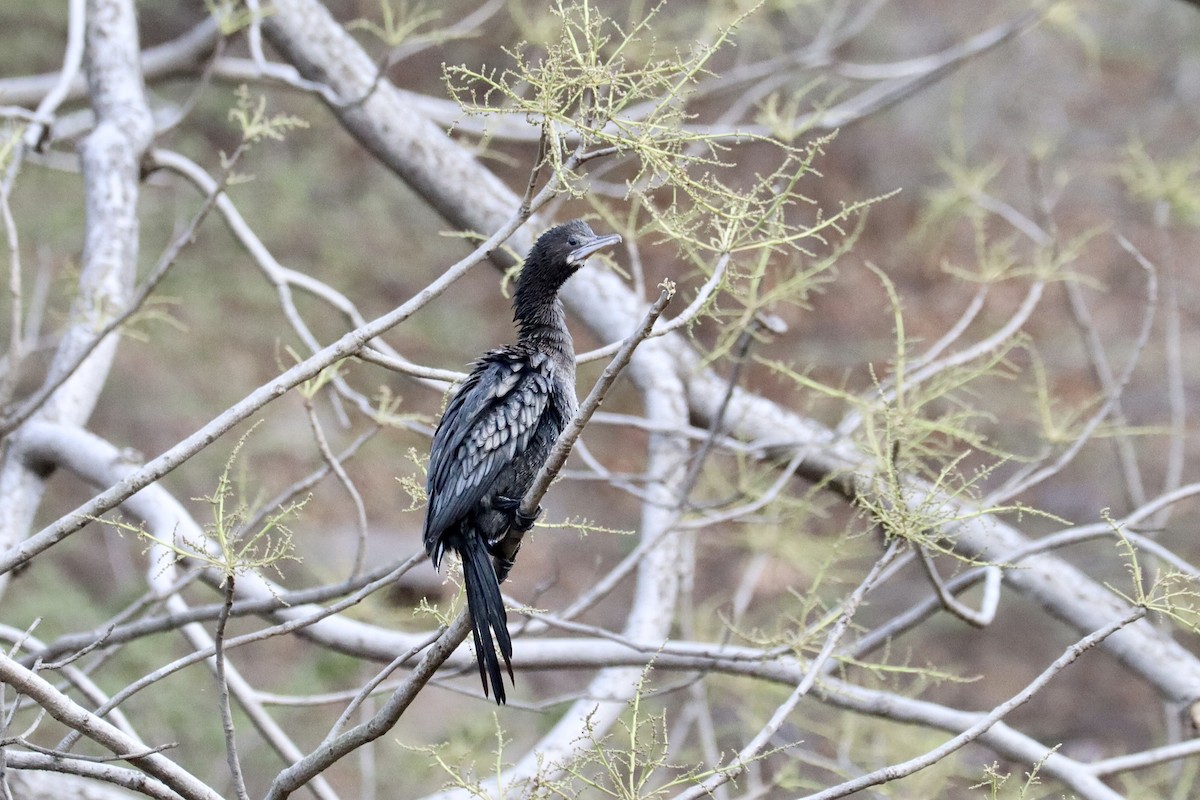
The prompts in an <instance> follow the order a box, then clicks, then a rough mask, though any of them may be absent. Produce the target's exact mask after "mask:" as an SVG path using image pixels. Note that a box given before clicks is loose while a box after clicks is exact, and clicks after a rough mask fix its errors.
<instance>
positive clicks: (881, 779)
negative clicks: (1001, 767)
mask: <svg viewBox="0 0 1200 800" xmlns="http://www.w3.org/2000/svg"><path fill="white" fill-rule="evenodd" d="M1144 616H1146V609H1144V608H1141V607H1138V608H1135V609H1133V610H1132V611H1130V612H1129V613H1128V614H1126V615H1125V616H1123V617H1121V618H1120V619H1117V620H1114V621H1112V622H1110V623H1109V624H1107V625H1105V626H1104V627H1103V628H1100V629H1099V630H1097V631H1094V632H1093V633H1089V634H1088V635H1087V636H1085V637H1083V638H1082V639H1080V640H1079V641H1078V642H1076V643H1075V644H1073V645H1071V646H1070V647H1068V648H1067V650H1066V652H1064V653H1063V654H1062V655H1061V656H1059V657H1058V658H1057V659H1055V661H1054V663H1052V664H1051V665H1050V666H1048V667H1046V669H1045V670H1043V671H1042V673H1041V674H1040V675H1038V676H1037V677H1036V678H1034V680H1033V681H1032V682H1030V683H1029V684H1028V685H1027V686H1026V687H1025V688H1024V689H1022V690H1021V691H1019V692H1017V693H1016V694H1015V695H1013V696H1012V697H1010V698H1009V699H1008V700H1006V701H1004V702H1003V703H1001V704H1000V705H998V706H996V707H995V708H993V709H992V710H991V711H989V712H988V713H987V714H985V715H984V716H983V718H982V719H980V720H979V721H978V722H976V723H975V724H974V725H972V726H971V727H969V728H967V729H966V730H965V731H963V732H962V733H960V734H959V735H958V736H955V737H954V738H953V739H950V740H949V741H947V742H945V743H943V744H942V745H940V746H938V747H935V748H934V749H933V750H930V751H929V752H927V753H923V754H922V755H919V756H917V757H916V758H911V759H909V760H908V761H904V762H902V763H900V764H893V765H891V766H887V767H883V768H882V769H877V770H874V771H872V772H869V773H867V774H866V775H863V776H861V777H859V778H855V779H854V780H850V781H846V782H845V783H841V784H838V785H837V786H832V787H830V788H828V789H825V790H824V791H820V792H816V793H815V794H810V795H806V796H805V797H803V798H802V800H835V799H836V798H839V797H847V796H849V795H852V794H854V793H855V792H860V791H862V790H864V789H867V788H869V787H871V786H878V785H879V784H882V783H888V782H890V781H894V780H897V779H899V778H903V777H905V776H906V775H911V774H912V773H914V772H917V771H918V770H922V769H925V768H926V767H928V766H930V765H931V764H936V763H937V762H939V761H941V760H942V759H943V758H945V757H946V756H948V755H950V754H951V753H953V752H954V751H956V750H958V749H960V748H962V747H965V746H966V745H967V744H969V743H971V742H973V741H975V740H976V739H978V738H979V737H980V736H981V735H982V734H984V733H985V732H987V730H988V729H989V728H991V727H992V726H993V725H995V724H996V723H997V722H999V721H1000V720H1001V719H1003V718H1004V717H1005V716H1006V715H1007V714H1008V713H1009V712H1010V711H1012V710H1013V709H1015V708H1016V707H1017V706H1020V705H1023V704H1024V703H1025V702H1026V701H1028V700H1029V698H1031V697H1033V696H1034V695H1035V694H1037V693H1038V692H1039V691H1040V690H1041V689H1042V688H1043V687H1044V686H1045V685H1046V684H1047V683H1049V682H1050V680H1051V679H1052V678H1053V677H1054V676H1055V675H1057V674H1058V673H1060V672H1062V671H1063V670H1064V669H1066V668H1067V667H1068V666H1070V665H1071V664H1072V663H1073V662H1074V661H1075V660H1076V659H1077V658H1079V657H1080V656H1081V655H1083V654H1084V653H1085V652H1087V651H1088V650H1090V649H1091V648H1093V647H1095V646H1096V645H1098V644H1100V643H1101V642H1103V641H1104V640H1105V639H1107V638H1108V637H1109V636H1111V635H1113V634H1114V633H1116V632H1117V631H1119V630H1121V629H1122V628H1124V627H1125V626H1127V625H1129V624H1131V623H1133V622H1135V621H1136V620H1139V619H1141V618H1142V617H1144Z"/></svg>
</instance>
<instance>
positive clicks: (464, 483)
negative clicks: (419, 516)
mask: <svg viewBox="0 0 1200 800" xmlns="http://www.w3.org/2000/svg"><path fill="white" fill-rule="evenodd" d="M553 380H554V364H553V362H552V361H551V360H550V359H549V358H548V357H546V356H544V355H542V354H538V353H535V354H532V355H530V356H525V357H516V356H515V354H512V353H510V352H506V351H497V352H495V353H489V354H488V355H487V356H484V357H483V358H482V359H481V360H480V361H479V362H477V364H476V367H475V369H474V370H473V371H472V372H471V375H470V376H469V377H468V378H467V380H466V381H465V382H464V383H463V385H462V387H461V388H460V389H459V390H458V392H457V393H456V394H455V395H454V397H453V399H451V401H450V404H449V405H448V406H447V407H446V413H445V414H444V415H443V416H442V422H441V424H440V425H439V426H438V429H437V433H435V434H434V437H433V448H432V451H431V454H430V458H429V477H428V480H427V481H426V490H427V493H428V495H429V505H428V507H427V509H426V512H425V541H426V546H427V547H428V548H432V546H433V545H434V543H435V541H436V539H437V538H438V537H439V536H440V535H441V533H442V532H443V531H445V530H446V529H447V528H449V527H450V526H451V525H453V524H454V523H455V522H457V521H458V520H459V519H461V518H462V517H463V516H465V515H466V514H467V513H468V512H469V511H470V510H471V509H472V507H474V506H475V504H476V503H478V502H479V500H480V499H481V498H482V497H483V496H484V494H485V493H486V492H487V490H488V489H489V488H490V486H491V484H492V482H493V481H494V480H495V479H496V477H497V476H498V475H499V474H500V472H501V471H502V470H503V469H504V467H505V466H506V465H508V464H510V463H511V462H512V461H513V459H514V458H516V457H517V456H518V455H519V454H520V453H522V452H524V450H525V448H526V447H527V446H528V445H529V442H530V440H531V439H532V438H533V434H534V432H535V431H536V430H537V428H538V424H539V422H540V421H541V419H542V416H543V415H544V414H545V413H546V410H547V408H548V406H549V404H550V398H551V395H552V389H553Z"/></svg>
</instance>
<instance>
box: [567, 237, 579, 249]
mask: <svg viewBox="0 0 1200 800" xmlns="http://www.w3.org/2000/svg"><path fill="white" fill-rule="evenodd" d="M567 245H568V246H569V247H579V238H578V237H576V236H572V237H571V238H570V239H567Z"/></svg>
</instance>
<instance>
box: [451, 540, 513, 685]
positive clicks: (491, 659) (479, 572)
mask: <svg viewBox="0 0 1200 800" xmlns="http://www.w3.org/2000/svg"><path fill="white" fill-rule="evenodd" d="M465 538H466V543H465V544H464V545H463V546H462V547H460V548H459V555H460V556H461V557H462V564H463V582H464V583H465V584H466V587H467V608H469V609H470V610H471V629H472V630H471V632H472V633H473V634H474V635H475V657H476V658H477V659H478V661H479V678H480V680H482V681H483V693H484V694H485V695H486V694H487V693H488V684H489V683H490V684H491V687H492V693H493V694H494V695H495V697H496V702H497V703H503V702H505V701H506V700H507V697H506V696H505V694H504V676H503V675H502V674H501V672H500V660H499V659H498V658H496V647H495V645H494V644H493V643H492V631H495V632H496V642H497V643H498V644H499V646H500V655H502V656H504V665H505V666H506V667H507V668H508V677H509V680H512V679H513V671H512V639H511V638H510V637H509V635H508V615H507V614H506V613H505V611H504V599H503V598H501V597H500V584H499V582H498V581H497V580H496V570H495V568H494V567H493V566H492V559H491V556H489V555H488V551H487V548H486V547H484V545H483V542H482V541H481V540H480V538H479V537H478V536H467V537H465Z"/></svg>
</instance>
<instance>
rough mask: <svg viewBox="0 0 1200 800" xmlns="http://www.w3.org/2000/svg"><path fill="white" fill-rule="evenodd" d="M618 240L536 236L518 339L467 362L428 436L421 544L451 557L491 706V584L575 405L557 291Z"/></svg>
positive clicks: (501, 623)
mask: <svg viewBox="0 0 1200 800" xmlns="http://www.w3.org/2000/svg"><path fill="white" fill-rule="evenodd" d="M619 241H621V237H620V236H619V235H617V234H611V235H608V236H598V235H597V234H595V233H593V232H592V229H591V228H590V227H589V226H588V225H587V223H585V222H583V221H582V220H574V221H572V222H567V223H564V224H562V225H559V226H557V227H555V228H551V229H550V230H549V231H547V232H546V233H544V234H542V236H541V237H540V238H539V239H538V240H537V242H536V243H535V244H534V246H533V248H532V249H531V250H530V251H529V255H528V257H526V259H525V266H524V268H523V269H522V270H521V275H520V277H519V278H518V279H517V288H516V292H515V293H514V294H513V318H514V320H515V321H516V323H517V327H518V335H517V343H516V344H512V345H508V346H506V347H501V348H499V349H496V350H492V351H490V352H488V353H486V354H485V355H484V356H483V357H482V358H480V359H479V360H478V361H476V362H475V364H474V366H473V368H472V370H471V374H470V375H469V376H468V377H467V379H466V380H465V381H464V382H463V384H462V385H461V386H460V387H459V388H458V391H457V392H456V393H455V395H454V397H453V398H451V400H450V403H449V405H448V406H447V407H446V413H445V414H444V415H443V416H442V421H441V423H440V424H439V425H438V429H437V432H436V433H434V435H433V447H432V449H431V451H430V455H429V477H428V480H427V481H426V484H425V489H426V492H427V494H428V496H429V505H428V506H427V507H426V510H425V551H426V552H427V553H428V554H429V557H430V558H431V559H432V560H433V565H434V567H436V568H439V569H440V567H441V562H442V557H443V556H444V555H445V554H446V551H447V550H453V551H454V552H456V553H458V556H459V558H460V559H461V560H462V566H463V582H464V583H465V584H466V591H467V607H468V608H469V609H470V612H471V618H472V623H471V624H472V632H473V634H474V638H475V653H476V658H477V659H478V662H479V677H480V679H481V680H482V681H483V691H484V694H487V693H488V687H489V684H490V686H491V690H492V693H493V694H494V695H495V698H496V702H497V703H503V702H505V699H506V697H505V693H504V677H503V675H502V674H501V672H500V661H499V659H498V658H497V656H496V647H497V645H498V646H499V650H500V655H501V656H503V657H504V665H505V666H506V667H507V668H508V676H509V678H510V679H511V678H512V676H513V674H512V639H511V638H509V635H508V616H507V614H506V613H505V611H504V601H503V600H502V599H501V597H500V584H501V583H502V582H503V581H504V579H505V578H506V577H508V572H509V570H510V569H512V566H513V561H514V560H515V558H516V555H517V549H518V548H519V547H520V540H521V535H522V534H523V533H524V532H525V531H528V530H529V529H530V528H531V527H532V526H533V523H534V521H535V520H536V519H537V516H538V514H540V513H541V508H540V507H539V508H538V509H537V511H536V512H535V513H533V514H525V513H523V512H522V511H521V509H520V507H521V501H522V499H523V498H524V496H525V493H526V492H527V491H528V489H529V487H530V485H531V484H532V483H533V480H534V478H535V477H536V475H537V473H538V470H539V469H541V467H542V464H544V463H545V461H546V458H547V456H549V454H550V450H551V448H552V447H553V446H554V441H555V440H556V439H557V438H558V435H559V434H560V433H561V432H562V430H563V428H564V427H566V425H567V423H568V422H570V420H571V418H572V417H573V416H574V414H575V409H576V407H577V404H578V402H577V400H576V398H575V348H574V345H573V343H572V342H571V334H570V333H569V332H568V331H567V325H566V320H565V317H564V314H563V307H562V303H561V302H560V301H559V299H558V290H559V289H560V288H561V287H562V285H563V283H564V282H566V280H567V278H570V277H571V276H572V275H574V274H575V272H576V271H577V270H578V269H579V268H580V267H581V266H582V265H583V262H584V260H585V259H586V258H587V257H588V256H590V255H592V254H593V253H595V252H596V251H597V250H600V249H602V248H604V247H609V246H611V245H614V244H616V243H617V242H619ZM493 632H494V633H495V640H494V641H493V638H492V634H493Z"/></svg>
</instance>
